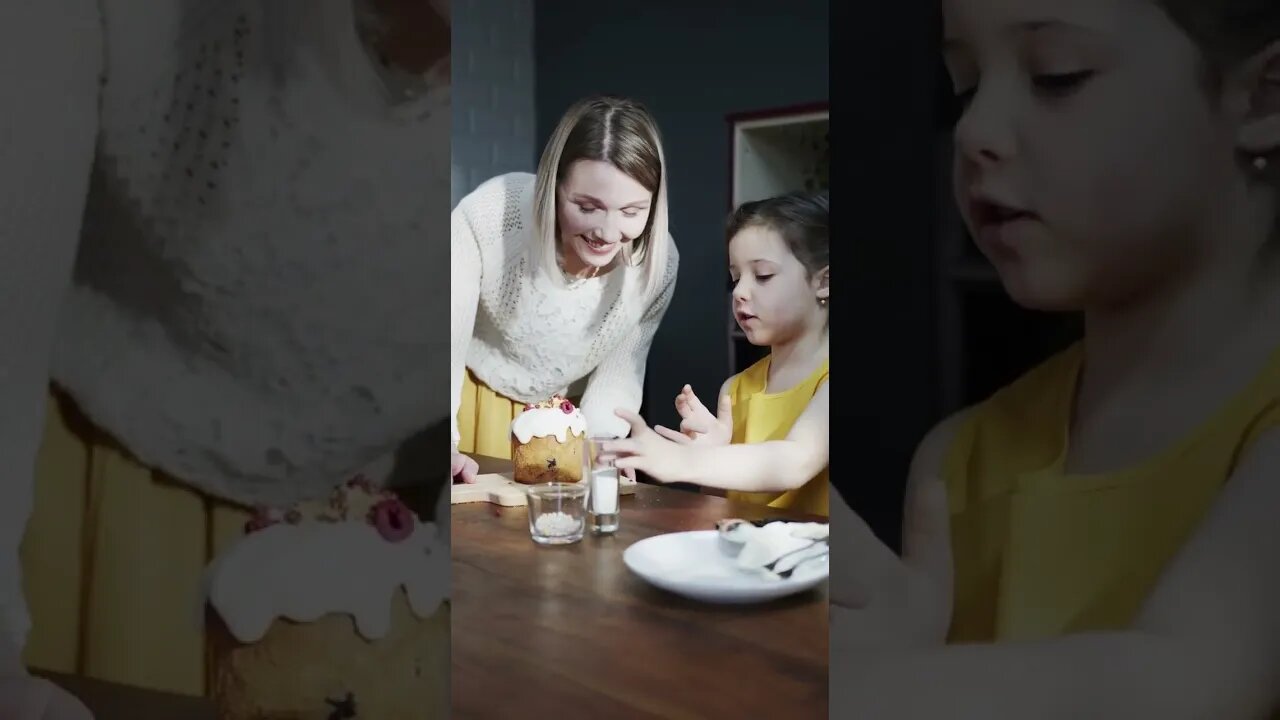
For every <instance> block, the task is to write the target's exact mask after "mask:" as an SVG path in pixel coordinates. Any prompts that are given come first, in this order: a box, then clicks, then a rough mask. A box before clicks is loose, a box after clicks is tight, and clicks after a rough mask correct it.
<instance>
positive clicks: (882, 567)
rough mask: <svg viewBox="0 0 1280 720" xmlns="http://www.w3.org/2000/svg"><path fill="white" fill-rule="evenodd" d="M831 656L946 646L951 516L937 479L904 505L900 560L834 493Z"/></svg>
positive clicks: (928, 483) (944, 493) (950, 599)
mask: <svg viewBox="0 0 1280 720" xmlns="http://www.w3.org/2000/svg"><path fill="white" fill-rule="evenodd" d="M833 496H834V497H833V500H834V502H833V503H832V513H831V525H832V526H833V527H835V528H836V529H837V531H836V532H835V533H832V537H831V544H832V553H831V557H832V560H833V561H834V562H835V563H836V564H835V566H834V567H833V568H832V571H831V650H832V653H833V654H835V653H853V654H862V653H865V652H867V651H869V650H878V651H884V650H890V651H895V650H909V649H919V648H924V647H929V646H936V645H941V644H943V643H944V642H945V641H946V636H947V630H948V628H949V626H950V624H951V602H952V584H951V583H952V565H951V537H950V532H951V531H950V513H949V510H948V507H947V497H946V490H945V488H944V486H943V484H942V482H941V481H939V480H928V481H923V482H921V483H920V485H919V487H918V488H915V489H914V492H910V495H909V497H908V499H907V502H908V506H907V512H906V514H905V516H904V518H903V519H904V528H903V538H902V539H903V553H902V556H901V557H899V556H898V555H897V554H896V553H894V552H893V551H892V550H890V549H889V548H888V547H887V546H886V545H885V544H884V543H882V542H880V539H879V538H878V537H876V535H875V533H874V532H872V530H871V528H870V527H868V526H867V524H866V523H865V522H863V520H862V518H860V517H858V516H857V515H856V514H854V512H853V510H852V509H851V508H850V507H849V506H848V504H846V503H845V502H844V499H843V498H842V497H840V495H839V493H833Z"/></svg>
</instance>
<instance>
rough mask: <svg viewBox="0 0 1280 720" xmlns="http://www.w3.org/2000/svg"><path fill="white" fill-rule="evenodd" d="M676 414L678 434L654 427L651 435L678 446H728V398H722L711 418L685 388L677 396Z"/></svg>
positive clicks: (730, 427)
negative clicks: (678, 424) (694, 444)
mask: <svg viewBox="0 0 1280 720" xmlns="http://www.w3.org/2000/svg"><path fill="white" fill-rule="evenodd" d="M676 412H678V413H680V431H679V432H676V431H675V430H671V429H670V428H665V427H662V426H661V425H657V426H655V427H654V428H653V430H654V432H656V433H658V434H659V435H661V436H662V437H664V438H666V439H668V440H670V441H672V442H675V443H680V444H682V445H683V444H689V443H696V444H699V445H728V444H729V442H730V441H731V440H732V439H733V401H732V400H731V399H730V398H729V396H728V395H727V394H724V395H721V396H720V400H719V403H718V404H717V406H716V414H715V415H712V414H711V411H710V410H708V409H707V406H706V405H703V404H702V401H701V400H699V399H698V396H697V395H695V394H694V393H693V388H692V387H690V386H688V385H685V386H684V387H683V388H682V389H681V390H680V394H679V395H676Z"/></svg>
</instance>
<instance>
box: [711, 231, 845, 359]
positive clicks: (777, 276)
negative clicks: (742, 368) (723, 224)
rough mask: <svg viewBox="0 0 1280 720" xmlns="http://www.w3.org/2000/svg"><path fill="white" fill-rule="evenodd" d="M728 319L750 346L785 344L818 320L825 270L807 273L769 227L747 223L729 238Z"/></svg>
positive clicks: (821, 319) (825, 290) (823, 296)
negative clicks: (730, 294)
mask: <svg viewBox="0 0 1280 720" xmlns="http://www.w3.org/2000/svg"><path fill="white" fill-rule="evenodd" d="M729 275H730V276H731V277H732V278H733V317H734V319H736V320H737V321H738V327H740V328H742V332H743V333H745V334H746V336H747V340H749V341H750V342H751V344H752V345H761V346H764V345H776V344H778V343H782V342H787V341H789V340H792V339H794V338H796V337H798V336H799V335H801V334H803V333H804V331H805V330H807V329H809V328H811V327H814V326H815V325H820V324H821V323H822V322H823V315H824V311H823V310H822V309H821V306H819V305H818V299H819V298H825V297H827V293H828V292H829V290H828V286H827V281H826V279H825V276H826V273H825V272H822V273H817V274H816V275H815V274H811V273H810V272H809V271H808V270H807V269H805V266H804V264H803V263H801V262H800V260H799V259H797V258H796V256H795V255H793V254H792V253H791V249H790V248H789V247H787V242H786V240H784V239H783V238H782V236H781V235H779V234H778V233H777V232H776V231H775V230H773V229H772V228H769V227H766V226H762V225H750V226H748V227H746V228H743V229H742V230H741V231H739V232H738V234H737V235H734V236H733V238H732V239H731V240H730V241H729Z"/></svg>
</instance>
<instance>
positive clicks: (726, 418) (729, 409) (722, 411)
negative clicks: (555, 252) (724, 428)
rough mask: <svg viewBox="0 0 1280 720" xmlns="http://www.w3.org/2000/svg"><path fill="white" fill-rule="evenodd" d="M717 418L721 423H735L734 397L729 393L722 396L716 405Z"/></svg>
mask: <svg viewBox="0 0 1280 720" xmlns="http://www.w3.org/2000/svg"><path fill="white" fill-rule="evenodd" d="M716 419H717V420H719V421H720V423H721V424H725V423H727V424H729V425H733V398H731V397H729V394H728V393H725V394H724V395H721V396H720V403H719V404H718V405H717V406H716Z"/></svg>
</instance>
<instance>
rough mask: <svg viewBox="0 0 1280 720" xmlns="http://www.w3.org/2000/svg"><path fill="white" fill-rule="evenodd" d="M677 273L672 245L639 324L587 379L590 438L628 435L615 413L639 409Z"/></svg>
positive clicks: (584, 400)
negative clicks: (664, 267)
mask: <svg viewBox="0 0 1280 720" xmlns="http://www.w3.org/2000/svg"><path fill="white" fill-rule="evenodd" d="M678 271H679V256H678V254H677V253H676V249H675V246H674V244H673V245H672V247H671V254H670V256H669V258H668V261H667V267H666V271H665V272H664V273H663V277H662V282H661V283H660V284H659V286H658V290H657V292H656V293H654V295H653V299H652V300H651V301H650V303H649V306H648V307H647V308H646V309H645V311H644V314H643V315H642V316H641V318H640V322H639V323H637V325H636V327H635V328H634V329H632V330H631V332H629V333H627V335H626V336H625V337H623V339H622V342H620V343H618V345H617V346H616V347H615V348H614V349H613V350H612V351H611V352H610V353H609V354H608V355H607V356H605V358H604V360H602V361H601V362H600V364H599V365H597V366H596V368H595V370H593V371H592V373H591V377H590V378H589V379H588V380H587V387H586V390H585V391H584V392H583V394H582V414H583V415H585V416H586V419H587V427H589V428H591V432H592V434H593V435H612V436H614V437H626V436H627V434H628V433H630V427H629V426H628V425H627V422H626V421H625V420H623V419H622V418H620V417H618V416H617V415H615V414H614V410H616V409H618V408H625V409H627V410H631V411H632V412H638V411H639V410H640V403H641V402H642V401H643V400H644V375H645V366H646V365H647V364H648V360H649V348H650V347H652V345H653V336H654V335H655V334H656V333H657V332H658V326H659V325H661V324H662V318H663V316H664V315H666V313H667V307H668V306H670V305H671V297H672V295H673V294H674V293H675V289H676V276H677V274H678Z"/></svg>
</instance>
